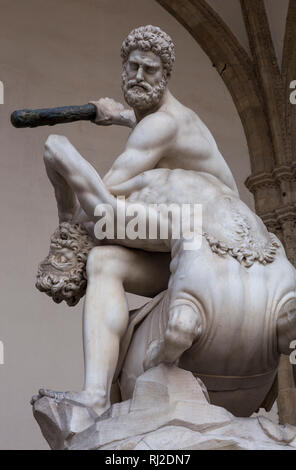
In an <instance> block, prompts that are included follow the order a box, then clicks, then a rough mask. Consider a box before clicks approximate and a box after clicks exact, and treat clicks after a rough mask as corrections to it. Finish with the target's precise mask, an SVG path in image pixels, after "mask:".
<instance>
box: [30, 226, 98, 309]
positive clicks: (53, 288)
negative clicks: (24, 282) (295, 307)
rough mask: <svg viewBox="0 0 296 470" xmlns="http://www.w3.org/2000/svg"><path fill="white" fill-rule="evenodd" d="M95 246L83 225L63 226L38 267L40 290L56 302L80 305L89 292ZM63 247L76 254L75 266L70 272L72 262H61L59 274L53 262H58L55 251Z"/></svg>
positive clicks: (37, 282)
mask: <svg viewBox="0 0 296 470" xmlns="http://www.w3.org/2000/svg"><path fill="white" fill-rule="evenodd" d="M94 245H95V244H94V242H93V241H92V239H91V237H90V235H89V234H88V232H87V231H86V229H85V228H84V226H83V225H81V224H70V223H68V222H63V223H61V224H60V225H59V227H58V228H57V229H56V231H55V232H54V234H53V235H52V236H51V239H50V249H49V254H48V256H47V257H46V258H45V260H44V261H42V262H41V263H40V264H39V266H38V272H37V281H36V284H35V285H36V287H37V289H39V290H40V291H41V292H45V293H46V294H47V295H49V296H50V297H52V299H53V301H54V302H56V303H60V302H62V301H63V300H65V302H67V304H68V305H69V306H74V305H76V304H77V303H78V302H79V300H80V299H81V297H83V296H84V294H85V292H86V285H87V278H86V261H87V257H88V254H89V252H90V250H91V249H92V248H93V247H94ZM63 248H68V249H70V250H71V251H73V253H74V254H75V263H74V265H72V266H70V269H69V263H68V262H67V263H59V270H60V273H59V272H57V270H54V269H52V264H51V262H53V261H54V259H55V255H54V253H53V252H56V250H59V249H63ZM67 264H68V266H67ZM63 268H64V269H63ZM67 268H68V269H67Z"/></svg>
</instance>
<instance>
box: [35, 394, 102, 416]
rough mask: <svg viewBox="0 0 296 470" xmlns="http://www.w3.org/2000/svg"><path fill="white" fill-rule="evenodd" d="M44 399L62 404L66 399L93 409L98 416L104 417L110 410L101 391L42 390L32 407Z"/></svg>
mask: <svg viewBox="0 0 296 470" xmlns="http://www.w3.org/2000/svg"><path fill="white" fill-rule="evenodd" d="M42 397H49V398H53V399H54V400H55V401H57V402H60V401H62V400H64V399H66V400H72V401H75V402H77V403H80V404H81V405H84V406H87V407H89V408H92V409H93V410H94V411H95V412H96V413H97V415H98V416H100V415H102V414H103V413H104V412H105V411H106V410H107V409H108V408H110V403H107V402H106V399H104V398H103V397H102V392H101V391H99V390H96V391H88V390H83V391H82V392H56V391H54V390H49V389H45V388H40V390H39V395H34V396H33V397H32V399H31V405H34V403H35V402H36V401H37V400H39V399H40V398H42Z"/></svg>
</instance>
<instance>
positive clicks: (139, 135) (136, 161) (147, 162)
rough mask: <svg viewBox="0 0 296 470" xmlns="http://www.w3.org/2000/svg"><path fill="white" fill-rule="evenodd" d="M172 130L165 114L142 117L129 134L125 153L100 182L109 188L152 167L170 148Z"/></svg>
mask: <svg viewBox="0 0 296 470" xmlns="http://www.w3.org/2000/svg"><path fill="white" fill-rule="evenodd" d="M176 131H177V129H176V124H175V122H174V120H173V118H171V117H170V116H169V115H168V114H166V113H163V112H157V113H153V114H150V115H149V116H147V117H145V118H144V119H143V120H142V121H141V122H140V123H139V124H138V125H137V126H136V127H135V129H134V131H133V132H132V133H131V135H130V137H129V139H128V142H127V145H126V148H125V151H124V152H123V153H122V154H121V155H120V156H119V157H118V158H117V160H116V161H115V162H114V164H113V165H112V167H111V169H110V170H109V171H108V173H107V174H106V175H105V177H104V183H105V184H106V185H107V186H108V187H112V186H115V185H117V184H120V183H122V182H125V181H127V180H129V179H131V178H133V177H134V176H136V175H139V174H140V173H143V172H144V171H147V170H152V169H153V168H155V167H156V165H157V163H158V162H159V160H160V159H161V158H162V157H163V156H164V155H165V153H166V152H167V150H168V149H169V147H170V146H171V144H172V142H173V140H174V138H175V135H176Z"/></svg>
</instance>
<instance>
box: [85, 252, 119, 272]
mask: <svg viewBox="0 0 296 470" xmlns="http://www.w3.org/2000/svg"><path fill="white" fill-rule="evenodd" d="M120 260H121V250H120V247H117V246H96V247H94V248H92V250H91V251H90V252H89V254H88V257H87V263H86V274H87V278H88V279H91V278H92V277H96V276H100V275H104V276H107V275H112V276H117V275H119V274H120V269H119V268H120Z"/></svg>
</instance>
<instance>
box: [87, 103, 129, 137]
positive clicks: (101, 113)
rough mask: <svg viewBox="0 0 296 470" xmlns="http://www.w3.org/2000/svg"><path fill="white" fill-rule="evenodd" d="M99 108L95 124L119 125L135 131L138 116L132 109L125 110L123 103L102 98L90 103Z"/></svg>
mask: <svg viewBox="0 0 296 470" xmlns="http://www.w3.org/2000/svg"><path fill="white" fill-rule="evenodd" d="M90 103H92V104H94V105H95V106H96V108H97V115H96V119H95V120H94V123H95V124H97V125H99V126H111V125H112V124H117V125H119V126H126V127H130V128H131V129H133V128H134V127H135V126H136V123H137V122H136V116H135V113H134V111H133V110H132V109H125V108H124V106H123V105H122V104H121V103H118V102H117V101H115V100H113V99H112V98H101V99H100V100H99V101H90Z"/></svg>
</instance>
